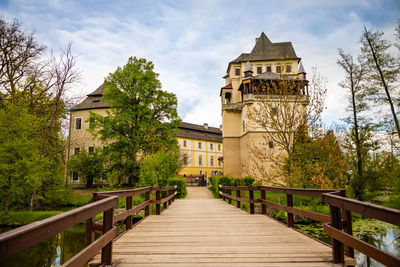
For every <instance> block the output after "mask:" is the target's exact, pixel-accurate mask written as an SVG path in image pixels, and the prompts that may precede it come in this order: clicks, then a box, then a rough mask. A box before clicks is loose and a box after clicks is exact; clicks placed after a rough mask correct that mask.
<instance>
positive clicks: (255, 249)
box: [93, 188, 339, 267]
mask: <svg viewBox="0 0 400 267" xmlns="http://www.w3.org/2000/svg"><path fill="white" fill-rule="evenodd" d="M96 260H97V261H98V256H97V257H96V258H95V260H94V261H93V263H94V262H96ZM331 261H332V251H331V248H330V247H328V246H326V245H323V244H322V243H320V242H318V241H315V240H313V239H311V238H309V237H307V236H305V235H303V234H301V233H299V232H297V231H295V230H293V229H291V228H289V227H286V226H285V225H283V224H281V223H278V222H276V221H275V220H272V219H270V218H268V217H266V216H264V215H258V214H256V215H250V214H249V213H247V212H245V211H243V210H240V209H238V208H236V207H234V206H233V205H229V204H227V203H225V202H223V201H222V200H218V199H214V198H213V197H212V195H211V193H209V192H208V190H207V189H205V188H188V196H187V198H186V199H183V200H176V201H175V202H174V203H173V204H172V205H171V206H170V207H168V209H167V210H164V211H163V213H162V214H161V215H159V216H149V217H146V218H145V219H144V220H143V221H142V222H141V223H139V224H138V225H136V226H135V227H134V228H132V229H131V230H130V231H129V232H127V233H126V234H125V235H123V236H122V237H120V238H118V239H117V240H116V241H115V242H114V245H113V263H114V264H115V265H116V266H147V267H150V266H217V267H218V266H229V267H234V266H310V267H312V266H315V267H319V266H339V265H334V264H332V263H331Z"/></svg>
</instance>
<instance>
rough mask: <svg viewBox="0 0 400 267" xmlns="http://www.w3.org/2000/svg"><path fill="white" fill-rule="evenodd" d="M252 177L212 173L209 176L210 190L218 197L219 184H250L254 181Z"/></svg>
mask: <svg viewBox="0 0 400 267" xmlns="http://www.w3.org/2000/svg"><path fill="white" fill-rule="evenodd" d="M254 181H255V180H254V179H253V178H251V177H250V176H246V177H244V178H236V177H231V176H222V175H214V176H211V177H210V182H211V191H212V192H213V194H214V197H217V198H219V197H220V196H219V193H218V191H219V185H220V184H221V185H226V186H252V185H253V183H254Z"/></svg>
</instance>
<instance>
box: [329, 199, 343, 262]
mask: <svg viewBox="0 0 400 267" xmlns="http://www.w3.org/2000/svg"><path fill="white" fill-rule="evenodd" d="M329 209H330V213H331V222H332V227H334V228H336V229H339V230H341V229H342V228H341V218H340V208H337V207H334V206H329ZM332 258H333V263H344V255H343V244H342V243H341V242H340V241H339V240H336V239H334V238H332Z"/></svg>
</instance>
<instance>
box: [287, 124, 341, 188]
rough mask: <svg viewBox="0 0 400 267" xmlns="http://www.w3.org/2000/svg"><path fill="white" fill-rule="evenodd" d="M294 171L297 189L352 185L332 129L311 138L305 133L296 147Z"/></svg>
mask: <svg viewBox="0 0 400 267" xmlns="http://www.w3.org/2000/svg"><path fill="white" fill-rule="evenodd" d="M293 166H294V168H293V170H294V175H295V177H296V179H294V181H295V186H299V187H305V188H307V187H311V188H344V187H346V185H347V183H348V179H347V175H346V172H347V171H348V164H347V160H346V157H345V155H344V153H343V152H342V150H341V148H340V146H339V144H338V142H337V140H336V137H335V135H334V133H333V131H332V130H329V131H327V133H326V134H325V135H324V136H323V137H320V136H315V137H310V136H308V135H307V133H306V132H305V131H303V133H302V135H301V138H299V140H298V141H297V142H296V144H295V153H294V156H293Z"/></svg>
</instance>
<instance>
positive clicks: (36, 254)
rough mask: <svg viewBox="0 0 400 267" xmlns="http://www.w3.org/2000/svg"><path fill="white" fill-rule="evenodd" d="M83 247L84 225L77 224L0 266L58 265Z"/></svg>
mask: <svg viewBox="0 0 400 267" xmlns="http://www.w3.org/2000/svg"><path fill="white" fill-rule="evenodd" d="M84 247H85V225H83V224H79V225H76V226H74V227H71V228H69V229H68V230H66V231H64V232H62V233H59V234H57V235H55V236H53V237H51V238H49V239H47V240H45V241H42V242H40V243H38V244H37V245H35V246H33V247H31V248H29V249H26V250H24V251H22V252H20V253H18V254H16V255H14V256H12V257H10V258H8V259H7V260H6V261H5V262H2V263H0V266H4V267H5V266H7V267H19V266H43V267H52V266H60V265H61V264H62V263H64V262H65V261H67V260H68V259H70V258H71V257H72V256H74V255H75V254H77V253H78V252H79V251H80V250H82V249H83V248H84Z"/></svg>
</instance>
